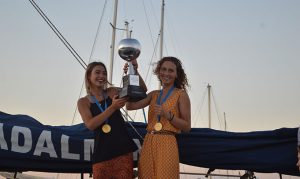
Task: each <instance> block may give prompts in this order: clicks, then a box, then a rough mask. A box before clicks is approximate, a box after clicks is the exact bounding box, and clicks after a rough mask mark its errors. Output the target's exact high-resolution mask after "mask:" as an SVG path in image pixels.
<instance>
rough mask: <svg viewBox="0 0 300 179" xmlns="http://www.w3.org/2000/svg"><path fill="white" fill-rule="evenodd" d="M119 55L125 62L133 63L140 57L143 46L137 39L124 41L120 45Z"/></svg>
mask: <svg viewBox="0 0 300 179" xmlns="http://www.w3.org/2000/svg"><path fill="white" fill-rule="evenodd" d="M118 52H119V55H120V57H121V58H122V59H123V60H126V61H132V60H134V59H136V58H137V57H139V55H140V53H141V44H140V43H139V41H137V40H136V39H131V38H128V39H123V40H121V41H120V43H119V49H118Z"/></svg>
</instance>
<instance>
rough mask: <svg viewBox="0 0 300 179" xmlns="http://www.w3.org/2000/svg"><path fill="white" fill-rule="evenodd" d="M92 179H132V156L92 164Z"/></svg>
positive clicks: (122, 156)
mask: <svg viewBox="0 0 300 179" xmlns="http://www.w3.org/2000/svg"><path fill="white" fill-rule="evenodd" d="M93 178H94V179H132V178H133V155H132V153H128V154H125V155H121V156H119V157H116V158H113V159H111V160H107V161H103V162H99V163H96V164H93Z"/></svg>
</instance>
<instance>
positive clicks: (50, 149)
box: [33, 130, 57, 158]
mask: <svg viewBox="0 0 300 179" xmlns="http://www.w3.org/2000/svg"><path fill="white" fill-rule="evenodd" d="M44 144H46V147H44ZM42 152H44V153H48V154H49V155H50V157H53V158H57V154H56V152H55V149H54V145H53V142H52V140H51V131H46V130H43V131H42V133H41V135H40V136H39V139H38V141H37V144H36V146H35V150H34V153H33V155H37V156H41V154H42Z"/></svg>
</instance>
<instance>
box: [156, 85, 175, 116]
mask: <svg viewBox="0 0 300 179" xmlns="http://www.w3.org/2000/svg"><path fill="white" fill-rule="evenodd" d="M174 88H175V87H174V85H173V86H172V87H171V88H170V89H169V91H168V92H167V94H166V96H165V97H164V98H163V99H162V101H161V103H160V99H161V97H162V94H163V90H160V93H159V96H158V98H157V101H156V104H158V105H162V104H163V103H164V102H165V101H166V100H167V99H168V98H169V96H170V95H171V93H172V92H173V90H174ZM159 121H160V115H157V122H159Z"/></svg>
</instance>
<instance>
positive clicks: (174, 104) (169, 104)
mask: <svg viewBox="0 0 300 179" xmlns="http://www.w3.org/2000/svg"><path fill="white" fill-rule="evenodd" d="M182 92H183V90H181V89H178V88H175V89H174V91H173V92H172V94H171V95H170V96H169V98H168V99H167V100H166V101H165V102H164V103H163V104H162V106H163V109H164V110H165V111H167V112H169V111H171V113H172V114H174V116H175V117H180V116H179V109H178V100H179V97H180V94H181V93H182ZM159 93H160V91H159V90H157V91H155V92H154V94H153V96H152V99H151V101H150V105H149V109H148V110H149V111H148V125H147V131H148V132H151V131H153V130H154V125H155V124H156V123H157V116H156V115H155V114H154V111H153V110H154V105H155V104H156V101H157V98H158V96H159ZM160 122H161V124H162V126H163V128H162V130H166V131H171V132H175V133H180V129H177V128H176V127H174V126H173V125H172V124H171V122H170V121H169V120H168V119H167V118H164V117H161V118H160Z"/></svg>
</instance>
